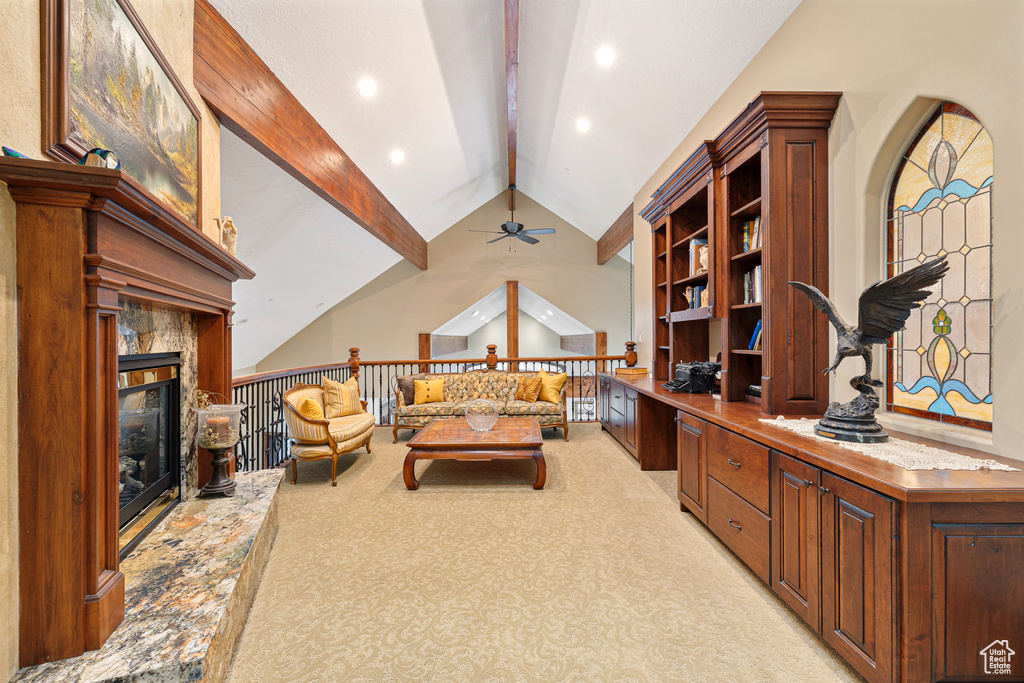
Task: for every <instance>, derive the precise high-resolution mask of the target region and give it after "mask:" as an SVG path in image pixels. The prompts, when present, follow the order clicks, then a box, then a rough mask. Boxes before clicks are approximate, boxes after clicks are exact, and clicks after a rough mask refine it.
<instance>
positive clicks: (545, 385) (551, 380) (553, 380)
mask: <svg viewBox="0 0 1024 683" xmlns="http://www.w3.org/2000/svg"><path fill="white" fill-rule="evenodd" d="M537 377H539V378H540V395H539V396H537V400H538V401H549V402H551V403H558V392H560V391H561V390H562V385H563V384H565V377H566V374H565V373H564V372H560V373H558V374H557V375H551V374H548V373H547V372H545V371H543V370H541V371H540V372H538V373H537Z"/></svg>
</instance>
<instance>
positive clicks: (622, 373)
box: [615, 368, 647, 377]
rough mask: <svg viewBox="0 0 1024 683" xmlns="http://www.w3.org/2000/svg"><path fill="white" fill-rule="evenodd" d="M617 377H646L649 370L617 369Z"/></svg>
mask: <svg viewBox="0 0 1024 683" xmlns="http://www.w3.org/2000/svg"><path fill="white" fill-rule="evenodd" d="M615 376H616V377H646V376H647V368H615Z"/></svg>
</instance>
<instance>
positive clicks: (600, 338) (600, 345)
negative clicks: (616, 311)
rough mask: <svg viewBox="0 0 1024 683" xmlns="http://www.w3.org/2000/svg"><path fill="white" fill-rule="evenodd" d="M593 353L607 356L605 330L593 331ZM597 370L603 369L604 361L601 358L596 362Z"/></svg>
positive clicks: (606, 334) (602, 370)
mask: <svg viewBox="0 0 1024 683" xmlns="http://www.w3.org/2000/svg"><path fill="white" fill-rule="evenodd" d="M594 355H595V356H607V355H608V333H607V332H595V333H594ZM597 371H598V372H604V371H605V362H604V361H603V360H601V361H598V362H597Z"/></svg>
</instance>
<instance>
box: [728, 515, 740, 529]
mask: <svg viewBox="0 0 1024 683" xmlns="http://www.w3.org/2000/svg"><path fill="white" fill-rule="evenodd" d="M729 526H731V527H732V528H733V529H737V530H739V531H743V527H741V526H740V525H739V524H733V521H732V517H730V518H729Z"/></svg>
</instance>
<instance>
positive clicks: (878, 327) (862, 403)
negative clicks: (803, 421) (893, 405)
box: [789, 256, 949, 443]
mask: <svg viewBox="0 0 1024 683" xmlns="http://www.w3.org/2000/svg"><path fill="white" fill-rule="evenodd" d="M948 270H949V264H948V263H946V257H945V256H943V257H942V258H937V259H934V260H932V261H929V262H928V263H924V264H922V265H920V266H918V267H916V268H911V269H910V270H907V271H904V272H902V273H900V274H899V275H895V276H893V277H891V278H889V279H888V280H885V281H882V282H876V283H875V284H873V285H871V286H870V287H868V288H867V289H865V290H864V291H863V292H861V294H860V303H859V305H858V309H859V310H858V316H857V326H856V327H853V326H851V325H847V324H846V323H845V322H843V319H842V318H840V317H839V312H838V311H837V310H836V307H835V305H834V304H833V303H832V302H831V301H829V300H828V297H826V296H825V295H824V294H822V293H821V291H820V290H819V289H818V288H817V287H812V286H811V285H805V284H804V283H802V282H790V283H789V284H790V285H792V286H793V287H796V288H797V289H799V290H800V291H801V292H803V293H804V294H806V295H807V296H808V297H809V298H810V299H811V303H812V304H814V307H815V308H817V309H818V310H819V311H821V312H823V313H824V314H825V315H826V316H828V321H829V322H830V323H832V326H833V327H834V328H836V336H837V337H838V345H837V346H838V347H837V349H836V357H835V359H834V360H833V361H832V365H831V366H830V367H829V368H827V369H826V370H825V371H824V372H835V370H836V368H838V367H839V364H840V363H842V362H843V359H845V358H849V357H850V356H861V357H863V358H864V366H865V367H864V374H863V375H858V376H857V377H854V378H853V379H851V380H850V386H852V387H853V388H854V389H856V390H857V391H859V392H860V395H859V396H857V398H855V399H853V400H852V401H850V402H848V403H838V402H835V401H833V402H832V403H831V404H829V407H828V410H826V411H825V417H824V418H822V419H821V421H820V422H818V424H817V425H815V426H814V431H815V433H817V434H819V435H821V436H826V437H828V438H830V439H839V440H841V441H858V442H861V443H882V442H885V441H888V440H889V435H888V434H886V433H885V431H884V430H883V429H882V426H881V425H880V424H878V421H877V420H875V410H877V409H878V405H879V404H878V395H877V394H876V393H875V387H880V386H883V384H882V382H881V381H880V380H877V379H874V378H873V377H872V376H871V346H872V345H874V344H884V343H886V342H887V341H888V340H889V337H891V336H892V335H893V334H894V333H896V332H899V331H900V330H902V329H903V328H904V327H905V326H906V322H907V318H909V317H910V311H911V310H912V309H914V308H917V307H918V305H919V304H920V302H922V301H924V300H925V299H927V298H928V297H929V295H931V292H930V291H929V290H928V287H931V286H932V285H934V284H935V283H936V282H938V281H939V280H941V279H942V277H943V276H944V275H945V274H946V271H948Z"/></svg>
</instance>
